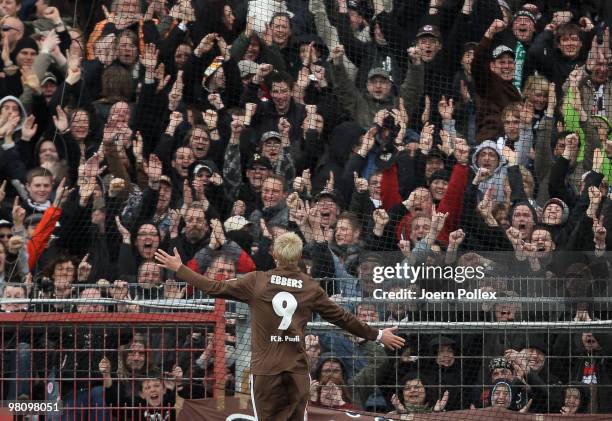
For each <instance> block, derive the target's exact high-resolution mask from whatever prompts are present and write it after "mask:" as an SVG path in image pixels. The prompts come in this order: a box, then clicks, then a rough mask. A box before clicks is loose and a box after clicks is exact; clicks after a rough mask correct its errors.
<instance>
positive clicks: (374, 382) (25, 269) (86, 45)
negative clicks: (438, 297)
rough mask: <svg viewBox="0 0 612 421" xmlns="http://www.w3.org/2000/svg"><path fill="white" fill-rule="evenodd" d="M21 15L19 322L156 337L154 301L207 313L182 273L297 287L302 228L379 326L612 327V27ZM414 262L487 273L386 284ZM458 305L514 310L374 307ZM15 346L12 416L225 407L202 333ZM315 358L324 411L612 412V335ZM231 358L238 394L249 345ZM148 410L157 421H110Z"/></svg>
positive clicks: (603, 22)
mask: <svg viewBox="0 0 612 421" xmlns="http://www.w3.org/2000/svg"><path fill="white" fill-rule="evenodd" d="M0 14H1V15H2V18H1V33H0V36H1V40H2V43H1V54H0V67H1V69H0V138H1V139H2V148H1V149H0V179H1V180H2V181H1V185H0V203H1V204H2V206H1V208H0V296H1V297H2V298H3V299H4V301H3V303H2V305H1V310H2V312H5V313H25V312H50V313H56V314H58V313H111V312H115V313H117V312H119V313H133V312H157V311H159V309H158V308H156V307H154V306H150V305H147V304H146V303H150V302H152V301H155V300H157V301H159V300H161V301H164V300H165V301H168V300H179V299H188V298H189V299H191V298H199V297H200V295H199V294H198V291H195V290H193V288H188V287H185V286H184V285H183V284H181V283H180V282H178V281H179V280H175V279H174V278H173V274H172V273H165V272H164V271H163V270H161V268H160V267H159V266H158V265H157V264H156V263H155V261H154V253H155V251H156V250H157V249H158V248H162V249H164V250H167V251H171V250H173V249H174V248H176V249H177V250H178V251H179V253H180V255H181V258H182V260H183V261H185V262H188V265H189V267H190V268H192V269H194V270H196V271H198V272H200V273H205V274H207V275H208V276H209V277H211V278H213V279H216V280H218V281H223V280H226V279H230V278H233V277H235V276H239V275H240V274H244V273H248V272H250V271H253V270H262V271H265V270H269V269H272V268H273V267H274V266H275V262H274V259H273V258H272V256H271V253H270V250H271V245H272V243H273V241H274V239H275V238H276V237H277V236H279V235H280V234H282V233H284V232H287V231H293V232H296V233H297V234H298V235H300V237H301V238H302V239H303V241H304V244H305V256H304V262H303V263H304V267H303V269H304V271H307V272H308V273H309V274H311V275H312V276H313V277H314V278H317V279H320V280H321V286H322V287H323V288H324V289H325V290H326V291H327V293H328V294H329V295H330V296H333V297H334V298H335V299H337V300H338V302H340V303H342V304H343V305H346V306H347V308H350V309H351V310H352V311H354V312H355V313H356V314H357V315H358V317H359V318H360V319H361V320H363V321H366V322H373V321H397V322H425V321H436V322H465V321H474V320H476V321H483V322H484V321H487V322H500V323H503V322H512V321H520V320H529V321H546V322H555V321H564V322H567V323H572V322H589V321H599V320H604V321H605V320H609V312H608V311H607V308H608V307H607V304H606V303H605V301H601V300H598V299H600V298H606V297H608V296H609V295H610V294H609V279H610V261H609V257H610V255H609V254H608V253H607V248H608V247H612V243H611V242H612V237H611V236H607V230H608V229H609V228H610V227H611V226H612V193H610V192H611V191H612V190H610V182H612V164H611V162H612V140H610V139H609V138H610V137H612V136H611V134H612V123H611V122H610V118H611V117H612V74H611V71H612V70H611V69H612V68H611V64H612V50H611V49H610V26H612V25H611V24H612V2H609V1H605V0H582V1H580V0H575V1H562V0H550V1H542V0H537V1H531V2H526V1H520V0H506V1H504V0H250V1H246V0H174V1H173V0H114V1H112V2H110V1H93V0H92V1H78V0H36V1H34V0H0ZM608 215H610V216H608ZM608 244H610V245H608ZM397 263H401V264H408V265H413V266H419V265H420V266H429V267H434V266H440V267H452V268H458V267H482V268H484V270H485V272H484V277H482V278H481V279H478V280H472V281H470V282H466V283H461V284H459V283H457V282H455V281H454V280H453V279H448V278H446V279H426V280H421V281H419V282H417V283H414V282H410V281H409V280H406V279H403V278H401V277H395V278H394V279H386V280H385V281H384V283H382V284H381V283H379V282H376V281H375V280H374V278H375V272H376V268H377V267H381V266H394V265H396V264H397ZM459 287H462V288H467V289H481V290H486V291H489V292H496V293H497V294H498V298H499V300H498V301H497V302H494V303H488V304H487V303H484V304H481V303H478V304H476V306H475V307H474V306H470V307H469V308H467V309H466V307H465V306H463V307H462V306H461V305H460V304H452V303H451V304H445V306H442V307H436V306H435V305H428V304H427V303H423V302H418V301H409V300H399V301H398V300H396V301H393V302H392V303H384V304H380V305H373V304H372V302H373V301H372V299H373V298H378V297H376V289H377V288H384V289H385V291H395V292H399V291H402V290H405V289H411V290H413V291H414V292H415V293H417V294H419V291H420V290H421V289H426V290H428V291H433V292H446V291H455V292H456V291H457V289H458V288H459ZM521 297H548V298H550V297H553V298H554V297H556V298H557V301H556V302H555V301H552V302H551V301H550V300H549V301H546V300H543V301H542V302H541V303H538V304H537V305H531V306H524V305H521V303H520V298H521ZM9 299H17V300H19V299H21V300H22V301H21V302H15V301H6V300H9ZM31 299H34V300H36V301H32V302H29V300H31ZM70 299H76V300H77V301H74V302H71V301H70ZM105 299H113V300H115V301H114V302H115V304H112V305H109V304H108V301H105ZM88 300H89V301H88ZM360 301H362V302H360ZM380 303H383V302H382V301H380ZM164 311H167V309H165V310H164ZM3 326H4V327H2V334H3V338H2V341H3V342H2V343H3V349H5V350H7V351H6V352H3V360H2V366H1V367H2V374H3V375H2V378H3V379H4V380H3V381H2V387H1V388H0V390H1V391H2V396H0V398H2V399H9V400H10V399H17V398H19V399H40V400H45V399H47V400H51V399H56V398H58V397H61V399H62V400H63V402H64V405H68V406H70V405H74V406H81V407H89V408H90V409H85V410H82V411H80V412H79V413H72V414H71V415H69V416H68V418H66V419H71V420H77V419H100V420H106V419H110V417H112V416H114V417H115V418H117V419H140V418H138V417H142V416H144V417H145V418H146V419H164V420H165V419H173V418H174V417H175V414H174V412H173V411H172V410H171V409H170V408H173V407H174V406H175V403H176V402H179V401H180V399H182V398H198V397H204V396H210V395H211V393H212V392H211V390H212V386H211V383H210V379H207V377H210V376H209V375H207V373H209V372H210V371H212V367H213V366H214V364H213V363H214V350H213V347H212V341H211V339H210V336H208V335H206V333H205V332H203V331H202V332H190V333H189V334H183V333H184V332H183V331H182V330H179V329H177V330H176V332H174V333H168V332H167V331H163V330H161V329H147V330H146V332H145V333H143V332H137V331H131V332H127V331H126V332H115V331H112V330H106V329H103V328H95V329H94V328H88V329H85V328H83V329H82V330H80V329H81V328H79V329H77V328H75V329H65V328H63V327H57V326H52V327H48V328H47V329H46V330H44V334H41V332H42V331H40V330H35V329H30V328H27V327H20V326H18V325H14V326H9V327H7V326H6V325H3ZM181 332H183V333H181ZM312 333H313V334H312V335H310V336H308V337H307V338H306V349H307V352H308V353H309V355H310V357H311V362H312V378H313V384H312V396H311V400H312V402H313V404H318V405H324V406H329V407H336V408H356V409H367V410H372V411H376V412H381V413H390V414H403V413H414V412H432V411H443V410H445V411H450V410H457V409H468V408H475V409H477V408H482V407H487V406H501V407H505V408H509V409H511V410H516V411H522V412H551V413H562V414H565V415H572V414H575V413H580V412H595V413H598V412H612V407H611V406H610V405H611V401H610V399H607V398H605V396H606V395H609V394H610V392H611V391H612V388H611V387H612V385H611V381H612V378H611V376H612V361H611V360H610V359H609V358H608V357H607V356H610V355H612V337H611V336H610V334H608V333H605V332H604V331H593V332H588V331H585V332H582V331H580V332H578V331H572V332H570V333H568V331H562V332H552V333H551V332H547V334H546V335H542V334H541V333H532V332H525V331H522V332H520V333H516V332H513V331H512V330H499V329H498V330H496V329H492V330H490V331H489V330H487V331H483V332H481V333H479V334H471V335H470V334H466V335H463V334H452V333H448V334H436V335H434V334H418V335H416V334H413V332H404V333H403V334H405V335H406V339H407V345H406V347H405V348H404V349H403V350H402V351H401V352H400V353H399V355H397V356H390V355H386V354H385V353H384V351H383V350H381V349H379V348H377V347H376V346H375V345H374V344H372V343H368V342H362V341H360V340H359V338H354V337H350V336H345V335H340V334H337V333H335V332H329V331H325V332H312ZM226 343H227V345H226V351H227V352H226V358H225V361H226V366H227V378H228V391H229V390H230V389H232V388H233V386H231V385H230V384H233V383H234V380H233V376H234V375H235V373H234V368H235V363H236V359H240V358H244V355H241V352H242V351H241V350H242V349H243V348H242V346H243V345H241V344H239V343H237V342H236V337H235V330H234V328H233V325H228V329H227V340H226ZM169 344H173V345H172V346H174V348H180V349H182V351H180V352H179V351H177V352H165V351H169V350H170V349H172V346H170V345H169ZM155 349H157V350H159V349H163V350H165V351H164V352H152V351H151V350H155ZM189 349H191V350H193V352H190V351H186V350H189ZM106 351H108V352H106ZM37 352H42V353H44V355H45V358H42V359H41V358H37V356H38V355H40V354H39V353H37ZM245 355H246V354H245ZM49 379H51V380H49ZM135 379H138V380H137V381H136V380H135ZM198 379H199V380H198ZM241 381H242V379H239V378H236V380H235V382H236V384H238V383H240V382H241ZM125 405H127V406H130V407H138V406H141V407H146V410H144V409H143V411H141V412H139V413H138V414H135V413H134V412H131V413H130V414H131V415H126V414H123V415H117V413H114V415H113V412H112V411H111V410H110V409H107V408H105V407H106V406H109V407H117V406H125ZM92 407H98V408H96V409H95V411H94V410H93V409H91V408H92ZM164 408H165V409H164ZM92 411H93V412H92ZM92 414H93V415H92ZM92 417H93V418H92ZM126 417H127V418H126ZM147 417H148V418H147Z"/></svg>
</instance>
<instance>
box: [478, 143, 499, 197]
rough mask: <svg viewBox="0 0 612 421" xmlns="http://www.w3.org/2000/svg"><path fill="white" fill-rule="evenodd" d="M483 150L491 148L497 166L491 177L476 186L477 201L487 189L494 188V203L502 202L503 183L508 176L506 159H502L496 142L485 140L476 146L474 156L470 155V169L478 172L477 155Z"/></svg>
mask: <svg viewBox="0 0 612 421" xmlns="http://www.w3.org/2000/svg"><path fill="white" fill-rule="evenodd" d="M485 148H491V149H493V150H494V151H495V153H497V156H498V157H499V165H498V166H497V168H496V169H495V171H493V174H492V175H491V177H489V178H487V179H486V180H484V181H482V182H481V183H480V184H479V185H478V190H479V194H478V200H481V199H482V197H483V196H484V194H485V192H486V191H487V190H488V189H489V187H491V186H494V187H495V196H494V199H495V201H496V202H503V201H504V181H505V180H506V176H507V174H508V165H507V163H506V158H504V156H503V155H502V152H501V151H500V150H499V148H498V145H497V142H495V141H493V140H485V141H484V142H482V143H481V144H480V145H478V147H477V148H476V151H474V154H473V155H472V169H473V170H474V172H475V173H477V172H478V169H479V168H480V167H479V166H478V154H479V153H480V152H481V151H482V150H483V149H485Z"/></svg>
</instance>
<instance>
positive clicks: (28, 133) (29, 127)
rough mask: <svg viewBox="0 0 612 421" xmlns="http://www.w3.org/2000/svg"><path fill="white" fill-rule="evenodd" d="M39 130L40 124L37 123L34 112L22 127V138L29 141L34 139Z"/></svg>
mask: <svg viewBox="0 0 612 421" xmlns="http://www.w3.org/2000/svg"><path fill="white" fill-rule="evenodd" d="M37 130H38V124H36V117H34V114H32V115H29V116H28V117H27V118H26V120H25V122H24V123H23V127H22V128H21V140H23V141H25V142H29V141H30V140H32V138H33V137H34V135H35V134H36V131H37Z"/></svg>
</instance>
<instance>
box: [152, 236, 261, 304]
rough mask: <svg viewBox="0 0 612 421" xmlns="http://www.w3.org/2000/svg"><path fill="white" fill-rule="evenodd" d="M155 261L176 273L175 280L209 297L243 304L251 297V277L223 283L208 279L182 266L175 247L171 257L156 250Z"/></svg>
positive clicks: (162, 251) (160, 250)
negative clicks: (227, 299)
mask: <svg viewBox="0 0 612 421" xmlns="http://www.w3.org/2000/svg"><path fill="white" fill-rule="evenodd" d="M155 260H157V263H159V265H160V266H161V267H163V268H165V269H168V270H171V271H173V272H176V277H177V278H179V279H182V280H184V281H187V282H188V283H190V284H191V285H193V286H194V287H196V288H198V289H201V290H202V291H204V292H206V293H207V294H209V295H213V296H218V297H220V298H229V299H232V300H238V301H244V302H248V301H249V299H250V298H251V296H252V284H253V278H252V277H249V276H248V275H247V276H245V277H243V278H242V279H240V280H236V279H234V280H229V281H224V282H219V281H216V280H213V279H210V278H208V277H207V276H204V275H200V274H199V273H196V272H194V271H193V270H191V269H189V268H188V267H187V266H185V265H183V262H182V261H181V256H180V254H179V252H178V250H177V249H176V247H175V248H174V254H173V255H170V254H168V253H166V252H165V251H164V250H162V249H157V251H156V252H155ZM253 274H254V272H253Z"/></svg>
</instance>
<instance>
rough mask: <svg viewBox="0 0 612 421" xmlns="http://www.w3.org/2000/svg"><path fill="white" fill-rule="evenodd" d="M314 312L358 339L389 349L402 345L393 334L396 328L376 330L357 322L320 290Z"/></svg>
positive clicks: (402, 340) (402, 339)
mask: <svg viewBox="0 0 612 421" xmlns="http://www.w3.org/2000/svg"><path fill="white" fill-rule="evenodd" d="M314 311H315V312H317V313H319V314H320V315H321V317H323V319H325V320H327V321H328V322H330V323H333V324H335V325H336V326H338V327H340V328H342V329H344V330H346V331H347V332H349V333H352V334H353V335H355V336H359V337H360V338H364V339H368V340H370V341H376V342H379V343H381V344H383V345H384V346H386V347H388V348H391V349H399V348H401V347H402V346H403V345H404V338H402V337H399V336H396V335H395V334H394V333H393V332H395V331H396V330H397V329H398V327H397V326H395V327H390V328H387V329H383V330H376V329H374V328H372V327H370V326H368V325H367V324H366V323H363V322H361V321H359V319H357V317H355V316H354V315H353V314H352V313H350V312H348V311H346V310H345V309H344V308H342V307H341V306H340V305H338V303H335V302H333V301H332V300H330V298H329V297H328V296H327V294H326V293H325V291H323V290H322V289H321V290H320V295H319V296H318V297H317V299H316V300H315V307H314Z"/></svg>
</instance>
